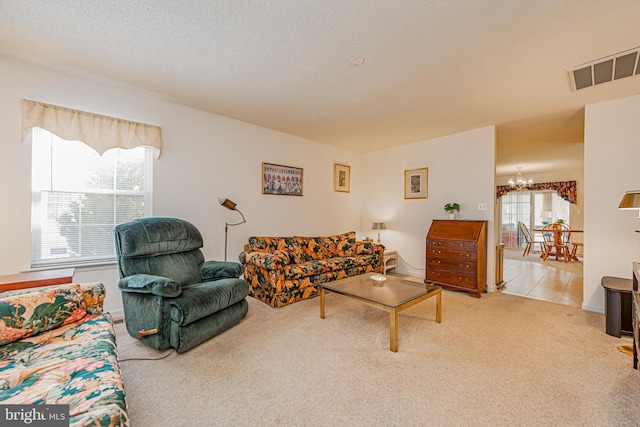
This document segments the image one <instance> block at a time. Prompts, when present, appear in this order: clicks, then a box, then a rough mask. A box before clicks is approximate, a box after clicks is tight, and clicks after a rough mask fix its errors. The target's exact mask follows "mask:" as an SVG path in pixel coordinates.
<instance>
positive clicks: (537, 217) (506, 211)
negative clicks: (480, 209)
mask: <svg viewBox="0 0 640 427" xmlns="http://www.w3.org/2000/svg"><path fill="white" fill-rule="evenodd" d="M500 201H501V204H502V221H501V222H502V224H501V228H500V229H501V242H502V243H503V244H504V245H505V247H508V248H509V247H511V248H517V247H520V248H522V247H524V246H525V245H526V242H525V240H524V236H523V235H522V232H521V231H520V226H519V225H518V223H520V222H522V223H524V224H525V225H526V226H527V227H528V228H529V230H530V231H531V232H532V234H533V230H535V229H540V228H542V227H543V226H544V224H548V223H551V222H554V221H557V220H559V219H562V220H564V222H565V223H566V224H567V225H569V214H570V204H569V202H567V201H566V200H564V199H563V198H562V197H560V196H558V194H556V193H555V192H554V191H512V192H510V193H507V194H505V195H504V196H502V197H501V198H500ZM548 213H549V214H550V215H549V214H548Z"/></svg>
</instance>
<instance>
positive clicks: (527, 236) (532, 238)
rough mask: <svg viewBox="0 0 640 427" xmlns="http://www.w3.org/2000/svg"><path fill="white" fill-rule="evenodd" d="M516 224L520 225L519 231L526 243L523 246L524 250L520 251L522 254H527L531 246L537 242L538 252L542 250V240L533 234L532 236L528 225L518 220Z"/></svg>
mask: <svg viewBox="0 0 640 427" xmlns="http://www.w3.org/2000/svg"><path fill="white" fill-rule="evenodd" d="M518 224H519V225H520V232H522V235H523V236H524V240H525V242H527V245H526V246H525V247H524V252H522V256H526V255H529V253H530V252H531V248H532V247H533V246H535V245H537V244H539V245H540V252H544V246H543V245H544V240H537V239H536V238H535V236H532V235H531V231H529V227H527V226H526V225H525V224H524V222H520V223H518Z"/></svg>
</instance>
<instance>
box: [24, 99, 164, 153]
mask: <svg viewBox="0 0 640 427" xmlns="http://www.w3.org/2000/svg"><path fill="white" fill-rule="evenodd" d="M32 127H39V128H42V129H46V130H48V131H49V132H52V133H54V134H56V135H58V136H59V137H60V138H62V139H66V140H69V141H82V142H84V143H85V144H87V145H88V146H90V147H91V148H93V149H94V150H96V151H97V152H98V153H100V155H102V154H103V153H104V152H105V151H107V150H108V149H110V148H135V147H138V146H140V145H147V146H150V147H155V148H157V149H158V152H157V155H158V156H160V150H161V149H162V131H161V129H160V127H159V126H153V125H148V124H144V123H137V122H132V121H129V120H123V119H117V118H115V117H109V116H102V115H100V114H94V113H87V112H85V111H80V110H72V109H70V108H65V107H60V106H58V105H51V104H45V103H43V102H36V101H31V100H28V99H23V100H22V139H23V140H24V137H25V134H26V131H27V130H28V129H31V128H32Z"/></svg>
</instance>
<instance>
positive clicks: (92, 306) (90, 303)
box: [0, 282, 106, 314]
mask: <svg viewBox="0 0 640 427" xmlns="http://www.w3.org/2000/svg"><path fill="white" fill-rule="evenodd" d="M76 285H77V283H68V284H64V285H56V287H57V288H60V289H68V288H70V287H73V286H76ZM48 287H49V288H50V286H44V287H39V288H29V289H18V290H15V291H6V292H2V294H1V295H0V296H1V297H3V298H6V297H8V296H11V295H23V294H32V293H34V292H40V291H42V290H45V289H47V288H48ZM80 288H81V289H82V293H83V294H84V303H85V305H86V309H87V314H100V313H102V312H103V307H104V298H105V296H106V291H105V289H104V285H103V284H102V283H100V282H92V283H80Z"/></svg>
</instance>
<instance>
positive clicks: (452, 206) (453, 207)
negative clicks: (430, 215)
mask: <svg viewBox="0 0 640 427" xmlns="http://www.w3.org/2000/svg"><path fill="white" fill-rule="evenodd" d="M444 210H445V212H447V213H448V214H449V219H456V213H458V212H460V205H459V204H457V203H447V204H446V205H444Z"/></svg>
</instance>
